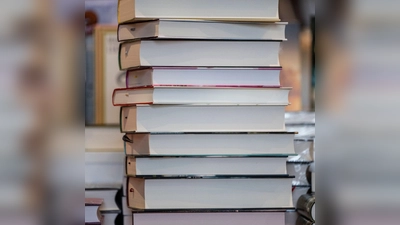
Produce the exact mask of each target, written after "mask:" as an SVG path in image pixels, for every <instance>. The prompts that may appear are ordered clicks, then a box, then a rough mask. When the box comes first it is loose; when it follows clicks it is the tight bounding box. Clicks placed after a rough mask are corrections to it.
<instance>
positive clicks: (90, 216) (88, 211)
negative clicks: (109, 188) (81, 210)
mask: <svg viewBox="0 0 400 225" xmlns="http://www.w3.org/2000/svg"><path fill="white" fill-rule="evenodd" d="M102 203H103V199H101V198H85V225H101V224H102V220H103V219H102V216H101V214H100V211H99V207H100V205H101V204H102Z"/></svg>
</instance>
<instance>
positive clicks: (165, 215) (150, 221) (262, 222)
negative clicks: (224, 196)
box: [132, 210, 285, 225]
mask: <svg viewBox="0 0 400 225" xmlns="http://www.w3.org/2000/svg"><path fill="white" fill-rule="evenodd" d="M132 224H135V225H249V224H251V225H284V224H285V212H284V211H240V210H236V211H227V210H224V211H222V210H221V211H216V210H214V211H203V212H193V211H190V212H189V211H177V212H170V211H158V212H140V211H137V212H134V213H133V216H132Z"/></svg>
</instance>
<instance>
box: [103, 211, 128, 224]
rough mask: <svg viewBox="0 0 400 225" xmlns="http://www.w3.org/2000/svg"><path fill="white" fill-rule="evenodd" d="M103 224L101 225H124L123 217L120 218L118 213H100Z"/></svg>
mask: <svg viewBox="0 0 400 225" xmlns="http://www.w3.org/2000/svg"><path fill="white" fill-rule="evenodd" d="M101 215H102V216H103V223H102V225H125V224H124V223H123V221H121V220H122V219H123V217H121V214H120V213H116V212H102V214H101Z"/></svg>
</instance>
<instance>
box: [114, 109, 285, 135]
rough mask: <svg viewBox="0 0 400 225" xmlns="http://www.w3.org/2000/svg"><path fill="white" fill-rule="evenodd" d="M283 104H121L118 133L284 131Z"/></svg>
mask: <svg viewBox="0 0 400 225" xmlns="http://www.w3.org/2000/svg"><path fill="white" fill-rule="evenodd" d="M284 111H285V105H280V106H279V105H257V106H254V105H236V106H233V105H230V106H221V105H135V106H129V107H121V115H120V119H121V123H120V125H121V132H123V133H133V132H270V131H280V132H281V131H285V123H284Z"/></svg>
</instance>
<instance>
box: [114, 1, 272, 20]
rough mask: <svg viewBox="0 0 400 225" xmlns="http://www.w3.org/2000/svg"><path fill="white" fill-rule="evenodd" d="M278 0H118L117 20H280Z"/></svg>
mask: <svg viewBox="0 0 400 225" xmlns="http://www.w3.org/2000/svg"><path fill="white" fill-rule="evenodd" d="M278 5H279V1H278V0H235V1H232V0H218V1H215V0H119V1H118V23H125V22H129V21H135V20H148V19H159V18H160V19H200V20H220V21H263V22H265V21H268V22H272V21H273V22H275V21H279V12H278Z"/></svg>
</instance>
